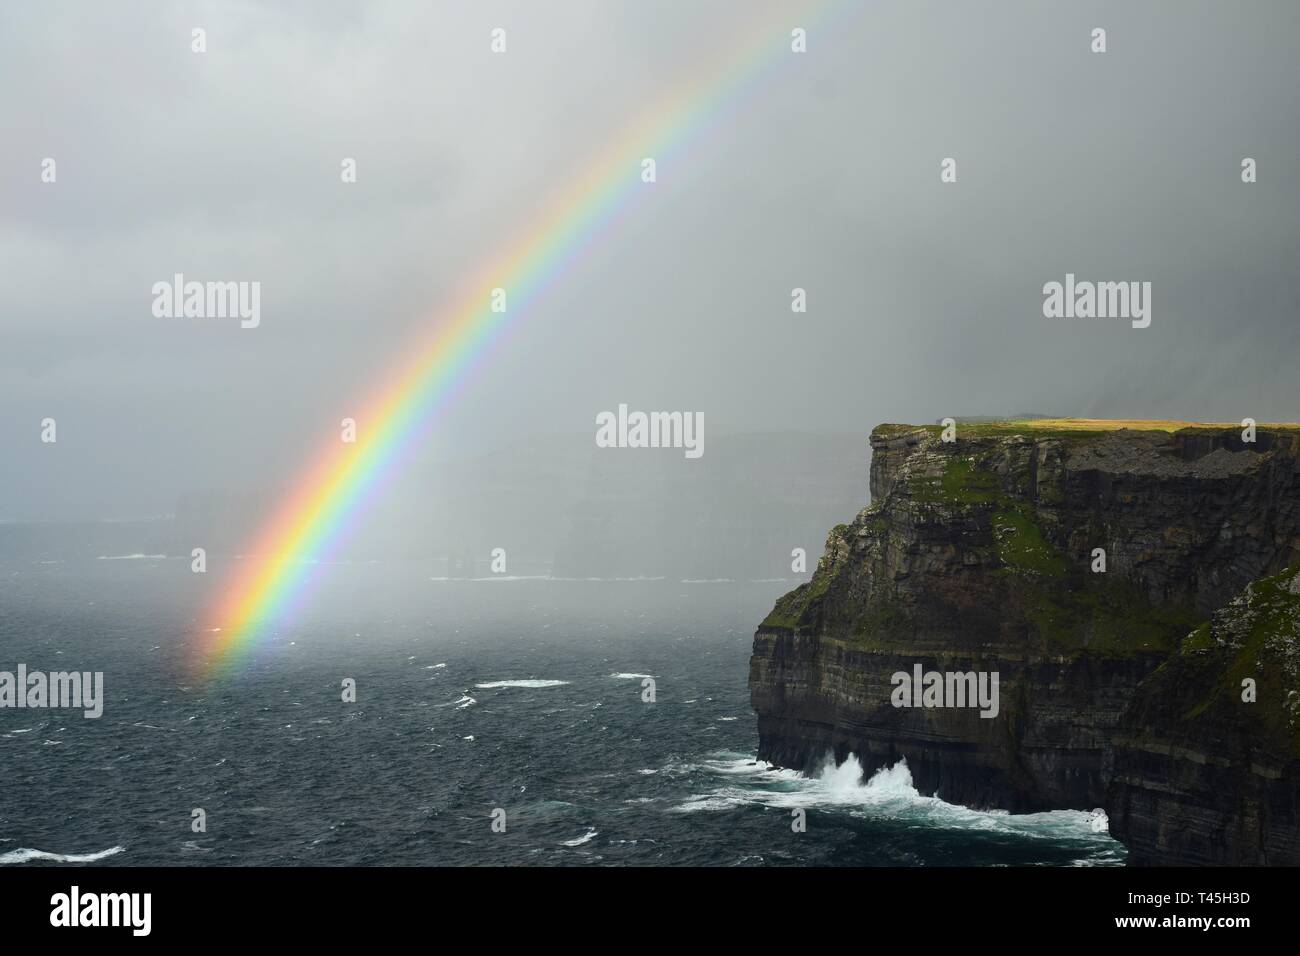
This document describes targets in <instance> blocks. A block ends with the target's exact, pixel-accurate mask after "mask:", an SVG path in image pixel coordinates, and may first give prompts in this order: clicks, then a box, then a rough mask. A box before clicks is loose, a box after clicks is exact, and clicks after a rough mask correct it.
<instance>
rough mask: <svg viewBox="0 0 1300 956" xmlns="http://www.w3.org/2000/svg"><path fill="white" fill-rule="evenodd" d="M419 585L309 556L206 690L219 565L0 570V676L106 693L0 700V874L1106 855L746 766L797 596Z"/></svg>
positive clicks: (885, 785) (725, 587)
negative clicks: (765, 653)
mask: <svg viewBox="0 0 1300 956" xmlns="http://www.w3.org/2000/svg"><path fill="white" fill-rule="evenodd" d="M433 573H434V572H430V571H428V570H427V569H424V568H421V567H419V566H416V565H398V566H386V565H383V566H381V565H336V566H321V568H320V569H319V572H318V584H317V586H316V588H315V591H314V593H313V594H312V595H311V597H310V598H309V599H308V601H307V602H306V605H305V607H307V608H308V610H306V611H305V616H304V617H303V618H302V619H301V621H300V623H298V624H296V625H294V626H291V627H290V626H285V627H281V628H280V629H278V630H276V631H273V632H271V633H268V634H266V635H265V636H264V638H263V639H261V640H260V641H259V642H258V643H257V646H256V648H255V649H254V650H253V651H252V653H250V654H249V655H248V656H247V657H246V658H245V659H244V660H243V661H242V663H241V664H240V665H239V666H238V667H237V668H236V669H235V670H234V671H233V673H231V674H230V675H228V676H226V677H223V678H221V679H218V680H214V681H208V682H204V681H201V680H195V679H193V678H192V677H191V676H190V675H189V674H188V673H187V671H186V668H185V666H184V665H185V664H186V663H187V660H188V658H189V655H190V654H191V650H190V649H191V646H192V642H193V641H194V636H195V635H194V624H193V620H194V617H195V614H196V612H197V609H198V608H200V607H201V606H202V602H203V600H204V598H205V596H206V595H207V593H208V589H209V588H213V587H219V586H220V580H219V575H194V574H191V573H190V571H189V561H188V559H186V560H175V559H161V558H151V557H143V558H138V557H137V558H129V559H119V560H98V561H80V562H74V561H65V562H58V563H49V564H40V563H32V562H9V563H6V564H3V565H0V670H9V671H12V670H15V669H16V666H17V664H18V663H19V662H22V663H25V664H26V665H27V666H28V668H29V669H31V670H43V671H54V670H71V669H76V670H89V671H96V670H99V671H103V672H104V674H105V684H106V695H105V696H106V704H105V709H104V714H103V716H102V717H101V718H100V719H98V720H88V719H85V718H83V717H82V716H81V712H80V711H73V710H27V709H23V710H17V709H0V778H2V779H3V788H2V789H0V863H3V864H10V865H13V864H20V863H24V862H46V863H50V862H64V863H69V862H76V861H78V860H86V861H91V860H94V861H98V862H100V863H102V864H105V865H108V864H135V865H141V864H163V865H219V864H262V865H293V864H316V865H372V864H396V865H407V864H410V865H417V864H420V865H424V864H453V865H463V864H512V865H521V864H522V865H528V864H548V865H565V864H638V865H660V864H664V865H674V864H677V865H680V864H706V865H791V864H827V865H854V866H867V865H870V866H876V865H879V866H899V865H902V866H914V865H965V864H970V865H989V864H994V865H1019V864H1046V865H1115V864H1119V863H1122V862H1123V858H1124V851H1123V848H1122V847H1121V846H1120V845H1119V844H1117V843H1116V842H1114V841H1113V840H1111V839H1110V838H1109V837H1108V836H1106V835H1105V834H1104V833H1095V832H1093V828H1092V826H1091V825H1090V820H1089V817H1088V816H1087V815H1086V814H1084V813H1080V812H1074V811H1060V812H1054V813H1044V814H1031V815H1024V816H1019V815H1017V816H1012V815H1008V814H1003V813H986V812H976V811H971V810H967V809H964V808H962V807H957V806H952V805H949V804H946V803H943V802H942V801H939V800H936V799H932V798H926V797H921V796H919V795H918V794H917V793H916V791H915V790H914V789H913V788H912V787H911V781H910V777H909V776H908V774H907V771H906V767H905V766H902V765H900V766H896V767H894V768H891V769H890V770H888V771H883V772H881V773H879V774H877V775H876V776H875V777H874V778H872V779H871V780H870V781H867V782H863V781H862V780H861V779H860V772H859V768H858V767H857V766H856V764H855V763H850V764H845V765H844V766H842V767H841V768H839V769H838V770H834V769H832V770H831V771H829V772H827V773H825V774H824V775H823V776H822V777H820V778H818V779H805V778H800V777H798V776H796V775H794V774H792V773H789V772H785V771H778V770H772V769H769V768H767V767H765V766H762V765H759V764H757V763H756V762H755V761H754V756H753V755H754V754H755V751H756V748H757V735H756V732H755V727H754V716H753V713H752V711H751V710H750V708H749V700H748V691H747V689H746V684H745V682H746V675H747V669H748V659H749V651H750V644H751V640H752V634H753V629H754V626H755V624H756V623H757V622H758V621H759V620H761V618H762V617H763V615H764V614H765V613H766V612H767V610H768V609H769V608H770V607H771V604H772V601H773V599H774V598H775V597H776V596H777V595H778V594H780V593H783V592H784V591H786V590H789V589H790V588H791V587H793V585H794V583H795V582H793V581H786V582H677V581H554V580H520V579H514V580H492V581H445V580H436V579H433V578H432V577H431V575H432V574H433ZM645 675H650V676H652V677H653V679H654V681H655V691H656V697H657V700H656V702H654V703H645V702H643V701H642V695H643V693H644V691H643V680H644V676H645ZM344 678H353V679H354V680H355V681H356V683H357V697H358V699H357V702H356V703H355V704H348V703H344V702H343V701H342V700H341V694H342V689H341V682H342V680H343V679H344ZM195 808H202V809H203V810H205V811H206V814H207V832H206V833H194V832H192V831H191V814H192V811H193V810H194V809H195ZM497 808H500V809H503V810H504V811H505V821H506V831H505V832H504V833H494V832H493V831H492V826H491V824H492V813H493V811H494V810H495V809H497ZM800 808H802V809H803V810H805V811H806V818H807V831H806V832H804V833H795V832H793V831H792V828H791V823H792V820H793V817H792V811H794V810H796V809H800Z"/></svg>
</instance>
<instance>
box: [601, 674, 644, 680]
mask: <svg viewBox="0 0 1300 956" xmlns="http://www.w3.org/2000/svg"><path fill="white" fill-rule="evenodd" d="M609 676H610V679H611V680H641V679H642V678H644V677H654V676H655V675H654V674H624V673H618V674H610V675H609Z"/></svg>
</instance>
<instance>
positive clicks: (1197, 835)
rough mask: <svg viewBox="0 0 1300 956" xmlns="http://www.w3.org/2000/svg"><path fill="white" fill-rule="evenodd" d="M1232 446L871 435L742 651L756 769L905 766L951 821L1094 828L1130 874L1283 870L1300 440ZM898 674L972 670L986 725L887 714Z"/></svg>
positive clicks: (1201, 435) (908, 710)
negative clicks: (822, 531)
mask: <svg viewBox="0 0 1300 956" xmlns="http://www.w3.org/2000/svg"><path fill="white" fill-rule="evenodd" d="M1243 432H1244V430H1243V429H1242V428H1239V427H1235V426H1195V425H1188V426H1180V425H1179V424H1178V423H1164V422H1161V423H1147V422H1143V423H1111V422H1084V421H1073V420H1066V421H1030V422H999V423H981V424H966V425H962V424H958V425H957V426H956V427H955V435H954V434H953V431H952V430H950V431H949V432H948V433H947V435H946V436H945V433H944V429H943V428H942V427H940V426H919V427H918V426H910V425H881V426H879V427H877V428H876V429H875V430H874V431H873V432H872V435H871V447H872V451H873V456H872V465H871V473H870V486H871V487H870V490H871V499H872V504H871V506H870V507H868V508H867V509H865V510H863V511H862V512H861V513H859V514H858V515H857V516H856V517H855V518H854V519H853V520H852V521H851V522H850V523H848V524H843V525H839V526H837V527H836V528H834V529H833V530H832V531H831V532H830V535H829V537H828V539H827V543H826V549H825V553H824V555H823V557H822V558H821V560H820V562H819V565H818V567H817V569H816V572H815V573H814V575H813V577H812V580H811V581H810V582H809V583H807V584H804V585H802V586H800V587H799V588H797V589H795V590H794V591H792V592H790V593H789V594H787V595H785V596H784V597H782V598H781V599H780V600H778V602H777V604H776V606H775V608H773V610H772V612H771V613H770V614H769V615H768V617H767V619H766V620H764V621H763V623H762V624H761V625H760V627H759V629H758V631H757V633H756V635H755V638H754V650H753V656H752V658H751V663H750V678H749V683H750V690H751V699H752V703H753V706H754V709H755V711H756V712H757V715H758V727H759V735H760V753H759V755H760V757H761V758H763V759H766V760H769V761H771V762H773V763H776V764H779V765H782V766H787V767H795V768H798V769H805V770H811V769H814V768H816V767H817V766H819V765H820V763H821V762H822V761H823V760H824V758H825V755H826V754H827V753H832V754H834V755H835V756H836V758H837V759H841V760H842V759H844V757H846V756H847V754H849V753H850V752H852V753H854V754H856V755H857V756H858V758H859V759H860V760H861V761H862V763H863V765H864V767H865V768H866V770H867V771H868V772H872V771H874V770H875V769H878V768H879V767H882V766H887V765H890V764H893V763H894V762H896V761H897V760H899V759H900V758H906V760H907V763H908V766H909V768H910V769H911V772H912V776H913V780H914V782H915V784H916V785H917V787H918V789H920V790H921V791H922V792H923V793H929V794H937V795H939V796H941V797H942V798H943V799H945V800H949V801H951V802H955V803H962V804H966V805H970V806H976V807H999V808H1005V809H1009V810H1012V811H1030V810H1042V809H1054V808H1070V807H1073V808H1079V809H1092V808H1094V807H1105V808H1106V809H1107V811H1108V814H1109V815H1110V817H1111V820H1112V832H1113V833H1114V834H1115V835H1116V836H1117V837H1118V838H1119V839H1121V840H1123V841H1124V842H1125V843H1126V844H1127V845H1128V846H1129V847H1130V859H1131V862H1134V863H1233V862H1296V806H1297V764H1296V760H1295V754H1296V750H1295V743H1294V742H1295V739H1296V738H1295V732H1294V726H1293V723H1294V720H1293V717H1294V711H1295V709H1296V692H1297V689H1298V685H1297V682H1296V677H1295V674H1296V669H1295V666H1294V661H1295V647H1296V633H1295V630H1296V620H1297V619H1298V617H1297V615H1295V614H1289V613H1287V612H1285V611H1282V610H1277V609H1276V608H1273V604H1277V605H1278V606H1281V605H1282V604H1285V603H1286V602H1285V601H1284V600H1283V599H1282V598H1281V597H1280V596H1279V594H1280V593H1285V594H1287V595H1292V594H1293V593H1294V592H1293V590H1288V589H1289V588H1291V587H1292V584H1293V583H1294V581H1295V578H1294V577H1293V576H1287V575H1285V574H1283V572H1285V571H1286V570H1287V569H1289V568H1294V567H1296V566H1300V428H1296V427H1294V426H1260V427H1259V428H1258V429H1257V430H1256V432H1255V433H1254V434H1253V435H1250V434H1248V433H1247V434H1243ZM945 437H946V438H950V439H955V440H945ZM1248 438H1253V439H1254V440H1253V441H1250V440H1246V439H1248ZM1279 575H1281V576H1280V577H1279ZM1288 582H1291V583H1288ZM1261 589H1265V590H1266V591H1267V593H1268V594H1269V595H1271V598H1270V600H1273V599H1276V600H1273V604H1270V605H1269V607H1270V608H1273V610H1271V611H1270V612H1269V613H1267V614H1265V613H1264V612H1262V611H1258V612H1256V611H1251V610H1250V609H1249V608H1250V607H1257V606H1258V602H1259V601H1260V600H1261V599H1260V597H1259V595H1260V594H1261V593H1262V592H1261ZM1252 596H1253V597H1252ZM1252 600H1253V601H1254V602H1255V604H1254V605H1251V604H1250V602H1251V601H1252ZM1243 605H1245V606H1247V609H1246V610H1244V611H1243V610H1241V607H1242V606H1243ZM1234 608H1236V609H1237V610H1236V611H1235V612H1234V611H1233V609H1234ZM1234 614H1235V616H1234ZM1242 615H1245V616H1246V617H1247V618H1248V619H1249V620H1250V621H1251V622H1252V623H1251V624H1250V625H1249V626H1248V625H1245V624H1242V623H1240V619H1241V617H1242ZM1265 618H1267V622H1266V623H1261V621H1263V620H1264V619H1265ZM1234 622H1235V623H1234ZM1251 628H1254V630H1251ZM1247 632H1249V633H1247ZM1261 634H1262V636H1261ZM1264 647H1267V648H1270V650H1269V651H1268V653H1263V652H1262V651H1259V652H1256V651H1257V649H1258V648H1264ZM1288 662H1290V663H1288ZM918 664H919V665H921V667H922V668H923V669H924V670H925V671H927V672H928V671H937V672H940V673H952V672H959V673H969V672H976V673H996V674H997V675H998V676H999V689H1000V690H999V693H1000V702H999V707H998V713H997V715H996V716H995V717H992V718H989V717H987V716H981V715H980V713H979V711H978V710H976V709H974V708H970V707H964V708H963V707H951V706H941V707H898V706H894V702H893V701H892V700H891V695H892V693H893V691H894V689H895V686H896V685H895V682H894V681H893V675H895V674H897V673H900V672H901V673H910V672H912V671H913V669H914V668H915V667H916V665H918ZM1247 677H1250V678H1252V679H1253V680H1255V681H1256V688H1257V690H1256V693H1257V696H1256V698H1255V699H1254V700H1253V701H1249V702H1247V701H1245V700H1243V699H1242V696H1243V695H1242V687H1241V686H1240V685H1241V681H1242V680H1244V679H1245V678H1247ZM1234 681H1235V682H1236V683H1235V684H1233V682H1234Z"/></svg>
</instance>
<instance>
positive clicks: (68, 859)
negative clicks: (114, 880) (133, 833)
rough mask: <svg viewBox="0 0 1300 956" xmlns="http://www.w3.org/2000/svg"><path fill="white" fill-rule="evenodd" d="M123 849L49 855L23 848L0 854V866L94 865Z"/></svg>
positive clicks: (116, 847)
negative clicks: (41, 863) (37, 863)
mask: <svg viewBox="0 0 1300 956" xmlns="http://www.w3.org/2000/svg"><path fill="white" fill-rule="evenodd" d="M125 849H126V847H121V846H114V847H109V848H108V849H107V850H100V851H99V852H98V853H49V852H47V851H45V850H33V849H31V848H30V847H25V846H24V847H19V848H18V849H17V850H10V851H9V852H8V853H0V864H5V863H30V862H31V861H32V860H48V861H49V862H51V863H95V862H97V861H99V860H102V859H104V858H105V857H108V856H114V855H116V854H118V853H121V852H122V851H123V850H125Z"/></svg>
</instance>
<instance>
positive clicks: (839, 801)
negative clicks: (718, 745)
mask: <svg viewBox="0 0 1300 956" xmlns="http://www.w3.org/2000/svg"><path fill="white" fill-rule="evenodd" d="M676 769H679V770H696V771H698V770H704V771H706V772H708V773H711V774H713V775H715V776H717V777H720V778H723V779H722V785H721V786H719V787H717V788H715V789H713V790H711V791H710V792H708V793H702V794H696V795H694V796H692V797H690V798H689V799H688V800H686V801H685V802H684V803H682V804H680V805H678V806H677V807H674V808H673V809H675V810H677V811H678V812H682V813H694V812H701V811H722V810H729V809H732V808H735V807H738V806H744V805H752V804H754V803H759V804H763V805H765V806H769V807H773V808H777V809H783V810H792V809H795V808H799V807H802V808H805V809H807V808H812V807H822V808H840V809H843V810H845V811H847V812H849V813H851V814H854V815H857V816H865V817H869V818H873V819H894V820H899V821H903V822H905V823H908V824H914V825H920V826H927V827H932V828H935V829H952V830H971V831H985V832H992V833H1002V834H1008V835H1017V836H1020V837H1023V838H1028V839H1048V840H1056V841H1059V840H1062V839H1069V840H1083V841H1095V840H1105V839H1109V838H1108V837H1107V836H1106V834H1105V832H1104V831H1102V832H1097V831H1096V830H1094V826H1095V823H1094V821H1095V820H1096V819H1097V818H1096V817H1095V815H1094V813H1090V812H1086V811H1082V810H1051V811H1047V812H1044V813H1017V814H1012V813H1008V812H1007V811H1005V810H972V809H970V808H969V807H963V806H959V805H958V804H953V803H947V802H945V801H944V800H942V799H940V798H939V797H926V796H922V795H921V794H920V793H919V792H917V789H916V787H915V786H914V785H913V783H912V773H911V771H910V770H909V769H908V767H907V761H906V760H900V761H898V763H896V764H894V765H893V766H891V767H883V768H881V769H879V770H877V771H876V772H875V773H874V774H872V775H871V778H870V779H868V780H866V781H865V782H864V781H863V779H862V778H863V769H862V765H861V763H859V761H858V759H857V758H856V757H855V756H853V755H852V754H850V755H849V757H848V759H847V760H845V761H844V763H842V764H840V765H839V766H838V767H837V766H835V764H834V761H832V760H830V759H828V760H827V761H826V763H825V764H824V765H823V767H822V771H821V774H820V775H819V776H815V777H805V776H803V775H802V774H799V773H797V772H796V771H793V770H783V769H777V768H775V767H772V766H770V765H768V764H765V763H763V762H761V761H757V760H755V759H754V758H753V757H749V756H744V755H741V754H734V753H724V754H719V755H718V757H717V758H716V759H711V760H706V761H703V762H702V763H700V764H696V765H687V766H685V767H679V768H676Z"/></svg>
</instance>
